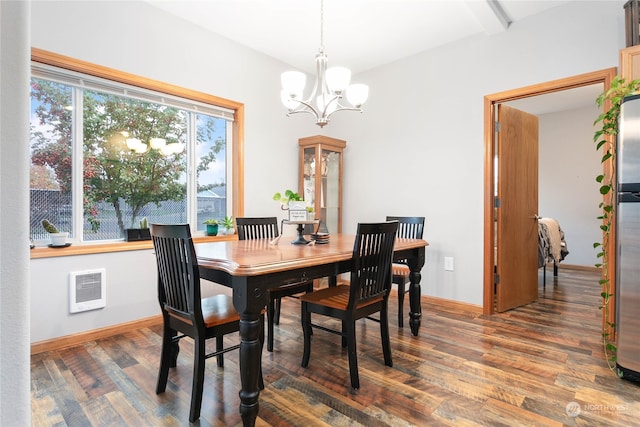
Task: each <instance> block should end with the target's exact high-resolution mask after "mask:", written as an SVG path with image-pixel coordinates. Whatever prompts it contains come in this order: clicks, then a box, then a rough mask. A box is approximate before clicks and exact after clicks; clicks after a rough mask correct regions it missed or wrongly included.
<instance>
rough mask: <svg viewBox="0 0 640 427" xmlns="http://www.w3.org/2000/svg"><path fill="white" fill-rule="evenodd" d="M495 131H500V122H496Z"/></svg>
mask: <svg viewBox="0 0 640 427" xmlns="http://www.w3.org/2000/svg"><path fill="white" fill-rule="evenodd" d="M495 125H496V132H500V122H496V123H495Z"/></svg>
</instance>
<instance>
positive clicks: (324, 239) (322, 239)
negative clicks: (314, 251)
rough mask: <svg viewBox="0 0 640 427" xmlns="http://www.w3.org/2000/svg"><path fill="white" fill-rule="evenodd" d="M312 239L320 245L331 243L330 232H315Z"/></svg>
mask: <svg viewBox="0 0 640 427" xmlns="http://www.w3.org/2000/svg"><path fill="white" fill-rule="evenodd" d="M311 240H312V241H314V242H316V244H318V245H323V244H325V243H329V233H313V234H311Z"/></svg>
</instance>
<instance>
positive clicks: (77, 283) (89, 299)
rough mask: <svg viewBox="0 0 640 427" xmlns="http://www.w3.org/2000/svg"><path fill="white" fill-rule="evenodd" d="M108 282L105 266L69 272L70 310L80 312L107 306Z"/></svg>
mask: <svg viewBox="0 0 640 427" xmlns="http://www.w3.org/2000/svg"><path fill="white" fill-rule="evenodd" d="M106 283H107V280H106V270H105V269H104V268H99V269H96V270H85V271H74V272H71V273H69V312H71V313H78V312H81V311H87V310H95V309H97V308H103V307H104V306H106V305H107V296H106Z"/></svg>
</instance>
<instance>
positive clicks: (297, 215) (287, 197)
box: [273, 190, 307, 221]
mask: <svg viewBox="0 0 640 427" xmlns="http://www.w3.org/2000/svg"><path fill="white" fill-rule="evenodd" d="M273 200H275V201H276V202H280V209H282V210H288V211H289V220H291V221H293V220H298V221H300V220H302V221H306V220H307V206H306V205H305V203H304V200H302V196H300V194H298V193H296V192H294V191H292V190H285V192H284V195H282V194H281V193H276V194H274V195H273Z"/></svg>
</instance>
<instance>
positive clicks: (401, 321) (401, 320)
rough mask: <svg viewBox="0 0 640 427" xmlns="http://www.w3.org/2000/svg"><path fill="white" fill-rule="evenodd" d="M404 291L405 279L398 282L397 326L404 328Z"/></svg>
mask: <svg viewBox="0 0 640 427" xmlns="http://www.w3.org/2000/svg"><path fill="white" fill-rule="evenodd" d="M405 292H406V288H405V281H404V279H403V280H400V281H399V282H398V328H404V294H405Z"/></svg>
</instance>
